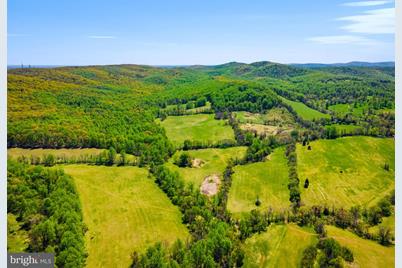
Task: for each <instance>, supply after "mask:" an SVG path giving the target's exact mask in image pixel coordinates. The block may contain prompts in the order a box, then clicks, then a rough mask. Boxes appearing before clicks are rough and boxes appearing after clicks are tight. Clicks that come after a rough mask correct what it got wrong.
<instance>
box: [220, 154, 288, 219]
mask: <svg viewBox="0 0 402 268" xmlns="http://www.w3.org/2000/svg"><path fill="white" fill-rule="evenodd" d="M287 185H288V167H287V160H286V158H285V148H284V147H281V148H277V149H275V150H274V151H273V152H272V153H271V154H270V155H269V156H268V157H267V159H266V160H265V161H264V162H258V163H252V164H246V165H241V166H236V167H235V168H234V174H233V175H232V187H231V188H230V191H229V199H228V205H227V207H228V210H229V211H230V212H232V213H234V214H237V215H239V214H242V213H246V212H250V211H251V210H252V209H256V208H257V206H256V205H255V202H256V200H257V197H258V198H259V200H260V201H261V205H260V208H261V209H262V210H265V209H267V208H269V207H272V208H274V209H286V208H288V207H289V206H290V202H289V190H288V187H287Z"/></svg>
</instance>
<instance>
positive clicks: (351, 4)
mask: <svg viewBox="0 0 402 268" xmlns="http://www.w3.org/2000/svg"><path fill="white" fill-rule="evenodd" d="M391 2H392V1H361V2H349V3H344V4H342V5H343V6H349V7H371V6H381V5H385V4H388V3H391Z"/></svg>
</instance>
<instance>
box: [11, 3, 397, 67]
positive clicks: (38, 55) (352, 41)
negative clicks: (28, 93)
mask: <svg viewBox="0 0 402 268" xmlns="http://www.w3.org/2000/svg"><path fill="white" fill-rule="evenodd" d="M394 6H395V3H394V1H392V0H389V1H387V0H384V1H380V0H378V1H377V0H370V1H359V0H274V1H266V0H142V1H139V0H131V1H130V0H113V1H112V0H57V1H55V0H35V1H32V0H13V1H8V64H9V65H12V64H18V65H19V64H21V63H23V64H25V65H28V64H31V65H98V64H123V63H131V64H148V65H193V64H204V65H213V64H222V63H226V62H231V61H237V62H245V63H251V62H256V61H263V60H268V61H274V62H280V63H307V62H317V63H338V62H350V61H369V62H378V61H394V57H395V56H394V50H395V49H394V31H395V8H394Z"/></svg>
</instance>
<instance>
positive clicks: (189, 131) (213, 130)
mask: <svg viewBox="0 0 402 268" xmlns="http://www.w3.org/2000/svg"><path fill="white" fill-rule="evenodd" d="M159 122H160V124H161V125H162V126H163V127H164V128H165V130H166V135H167V137H168V138H169V140H171V141H172V142H173V143H174V144H175V145H178V146H180V145H183V143H184V141H185V140H191V141H201V142H208V141H209V142H212V143H214V142H219V141H223V140H234V134H233V130H232V128H231V127H230V126H229V125H228V124H227V122H226V121H224V120H215V119H214V115H213V114H195V115H184V116H168V117H167V118H166V119H165V120H163V121H159Z"/></svg>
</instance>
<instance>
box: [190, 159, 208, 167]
mask: <svg viewBox="0 0 402 268" xmlns="http://www.w3.org/2000/svg"><path fill="white" fill-rule="evenodd" d="M204 164H205V162H204V161H203V160H202V159H199V158H194V159H193V160H191V167H193V168H200V167H202V166H203V165H204Z"/></svg>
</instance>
